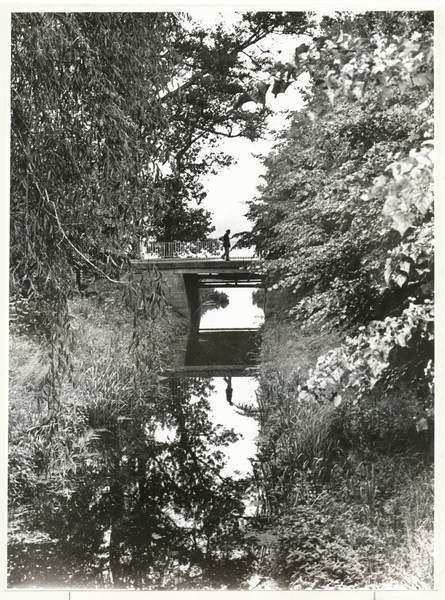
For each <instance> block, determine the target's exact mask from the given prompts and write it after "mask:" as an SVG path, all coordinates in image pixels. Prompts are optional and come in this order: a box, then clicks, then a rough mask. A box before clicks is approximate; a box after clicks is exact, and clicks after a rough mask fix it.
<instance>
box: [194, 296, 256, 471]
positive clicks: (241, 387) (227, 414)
mask: <svg viewBox="0 0 445 600" xmlns="http://www.w3.org/2000/svg"><path fill="white" fill-rule="evenodd" d="M252 291H253V290H252V289H251V288H239V289H236V288H229V289H224V292H225V293H227V295H228V296H229V304H228V306H226V307H225V308H219V309H217V310H210V311H208V312H206V313H205V314H204V315H203V316H202V318H201V326H200V328H201V329H225V328H227V329H232V328H234V329H236V328H251V327H253V328H257V327H259V326H260V324H261V323H262V322H263V320H264V313H263V311H262V310H261V309H260V308H258V307H257V306H255V305H254V304H253V303H252ZM229 375H230V373H227V376H229ZM213 385H214V387H215V391H214V392H213V394H212V396H211V398H210V403H211V407H212V418H213V422H214V423H215V424H217V423H218V424H221V425H223V426H224V427H226V428H228V429H230V428H233V429H234V430H235V432H236V433H242V435H243V438H242V439H241V440H239V441H238V442H237V443H235V444H232V445H231V446H229V447H228V448H226V449H225V452H226V454H227V458H228V463H227V470H226V473H227V474H233V473H234V472H235V471H240V472H241V474H243V475H244V474H247V473H250V472H251V465H250V461H249V458H250V457H253V456H254V454H255V438H256V436H257V435H258V427H257V423H256V422H255V420H254V419H253V418H251V417H247V416H245V415H243V414H240V411H239V410H238V409H237V405H240V404H243V405H246V404H248V405H254V406H256V396H255V392H256V388H257V381H256V379H254V378H253V377H232V388H233V396H232V402H233V406H231V405H230V404H229V403H228V402H227V399H226V388H227V383H226V382H225V381H224V378H223V377H215V378H214V379H213Z"/></svg>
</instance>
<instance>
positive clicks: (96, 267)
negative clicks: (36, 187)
mask: <svg viewBox="0 0 445 600" xmlns="http://www.w3.org/2000/svg"><path fill="white" fill-rule="evenodd" d="M45 194H46V197H47V199H48V202H51V204H52V205H53V207H54V213H55V214H54V216H55V217H56V220H57V224H58V226H59V229H60V231H61V233H62V235H63V237H64V238H65V239H66V241H67V242H68V244H69V245H70V246H71V248H72V249H73V250H74V252H76V253H77V254H78V255H79V256H80V257H81V258H82V259H83V260H84V261H85V262H86V263H87V264H88V265H89V266H90V267H92V268H93V269H94V270H95V271H97V272H98V273H100V274H101V275H102V276H103V277H105V279H107V281H110V282H111V283H120V284H121V285H127V284H126V282H124V281H118V280H117V279H112V278H111V277H109V276H108V275H107V274H106V273H105V271H102V269H99V267H98V266H96V265H95V264H93V263H92V262H91V261H90V260H89V259H88V258H87V257H86V256H85V255H84V254H82V252H81V251H80V250H79V249H78V248H76V246H75V245H74V244H73V243H72V241H71V240H70V239H69V238H68V236H67V235H66V233H65V230H64V229H63V227H62V223H61V222H60V219H59V215H58V213H57V208H56V205H55V203H54V202H53V200H50V199H49V197H48V192H47V191H46V190H45Z"/></svg>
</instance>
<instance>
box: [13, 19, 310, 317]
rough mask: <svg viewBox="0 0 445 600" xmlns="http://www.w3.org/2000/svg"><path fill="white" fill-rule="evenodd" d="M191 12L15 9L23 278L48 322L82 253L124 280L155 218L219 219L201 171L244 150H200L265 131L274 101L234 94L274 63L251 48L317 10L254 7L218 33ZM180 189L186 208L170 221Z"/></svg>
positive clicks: (16, 232) (18, 233) (19, 287)
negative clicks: (255, 101) (247, 106)
mask: <svg viewBox="0 0 445 600" xmlns="http://www.w3.org/2000/svg"><path fill="white" fill-rule="evenodd" d="M186 23H187V17H186V16H185V15H182V14H180V13H94V14H89V13H63V14H62V13H14V14H13V17H12V69H11V290H12V293H13V294H14V295H15V296H20V295H23V294H25V295H26V296H27V298H28V301H29V302H31V305H30V309H33V310H34V312H37V313H39V309H38V307H39V306H40V307H41V308H40V314H41V315H43V316H44V315H45V314H46V313H48V315H47V316H48V318H46V322H47V323H51V322H53V321H54V311H55V310H56V312H57V310H59V309H60V310H62V309H61V307H62V306H64V305H65V299H66V297H67V294H69V292H70V290H71V277H70V273H71V269H72V267H73V266H74V267H75V268H77V269H81V268H86V269H92V270H93V271H95V272H96V273H99V274H100V275H101V276H107V277H111V278H114V279H116V278H119V275H120V273H121V272H122V270H123V269H124V268H125V267H126V266H128V258H129V256H131V254H132V252H134V251H135V249H136V244H137V241H138V239H139V237H140V236H141V235H143V234H144V233H146V229H147V224H148V227H152V229H153V230H154V232H155V233H158V232H160V233H161V234H164V235H165V234H167V233H168V234H170V233H177V227H180V226H182V225H183V224H184V223H183V221H184V220H185V221H186V222H187V226H188V225H189V224H190V223H191V221H192V220H193V219H194V218H195V217H198V219H199V224H198V226H197V232H196V233H197V234H200V233H203V232H207V231H208V229H209V225H208V215H207V214H206V212H205V211H201V210H200V209H198V211H196V210H195V211H192V212H190V210H189V209H188V207H187V199H189V198H190V197H192V198H193V197H194V198H193V199H194V200H196V201H197V202H198V203H199V202H200V200H201V199H202V188H200V185H199V183H198V179H199V177H200V176H201V175H202V174H203V173H205V172H207V171H208V170H211V169H214V168H217V165H218V164H220V165H224V164H227V162H228V161H229V160H230V159H229V158H228V157H226V156H224V155H221V154H219V153H212V152H210V153H209V152H208V150H207V151H206V155H207V156H206V158H205V159H204V160H203V159H202V158H198V156H199V155H200V153H202V151H203V149H204V148H208V147H209V146H210V147H212V145H214V144H215V143H216V141H217V140H218V139H219V138H220V137H221V136H226V137H227V136H228V137H236V136H247V137H249V138H252V139H253V138H255V137H256V136H258V135H259V134H260V133H261V130H262V127H263V126H264V121H265V116H266V114H267V110H264V109H263V106H262V104H261V102H260V105H261V108H260V109H258V110H256V111H245V110H243V109H242V106H241V105H240V106H238V107H237V108H235V107H234V104H235V99H236V96H237V94H238V93H242V92H245V90H246V86H248V85H250V83H249V84H247V83H246V80H248V81H249V82H251V81H252V80H253V78H254V77H255V74H256V73H259V72H260V71H261V69H262V67H263V66H264V64H266V62H267V58H264V57H262V56H261V52H260V51H258V50H257V51H256V52H255V51H254V50H253V53H252V54H250V53H249V52H248V49H250V48H251V47H254V46H255V44H258V42H260V41H261V40H263V39H264V38H265V37H266V36H267V35H268V34H269V33H270V32H272V31H287V30H289V29H292V30H294V31H302V30H304V28H305V27H306V26H307V23H308V21H307V17H306V15H305V14H304V13H283V14H281V13H280V14H275V13H249V14H245V15H243V16H242V17H241V19H240V23H238V24H237V25H235V26H234V30H233V31H227V30H226V28H224V26H223V25H221V24H220V25H218V26H217V27H216V28H215V29H214V30H212V31H211V32H208V31H206V30H204V28H203V27H202V26H199V25H196V24H194V25H193V24H192V25H191V26H186ZM163 165H170V170H171V175H167V177H166V178H164V177H162V174H161V167H162V166H163ZM176 193H178V196H177V197H175V198H174V199H173V200H174V204H175V207H176V208H177V210H178V211H179V212H183V213H184V218H183V219H179V223H177V224H176V225H175V227H176V228H175V227H173V231H168V223H167V221H168V219H169V217H171V210H170V209H169V204H170V202H171V201H172V198H171V196H170V194H176ZM32 300H34V304H32ZM45 302H46V303H49V306H46V305H45V307H43V304H44V303H45ZM57 306H58V307H59V309H56V307H57ZM51 307H52V308H51ZM63 311H64V309H63V310H62V312H63ZM65 312H66V311H65Z"/></svg>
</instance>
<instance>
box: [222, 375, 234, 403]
mask: <svg viewBox="0 0 445 600" xmlns="http://www.w3.org/2000/svg"><path fill="white" fill-rule="evenodd" d="M224 381H225V382H226V383H227V387H226V399H227V402H228V403H229V404H230V405H233V402H232V395H233V387H232V378H231V377H224Z"/></svg>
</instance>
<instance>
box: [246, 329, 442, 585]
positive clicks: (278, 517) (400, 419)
mask: <svg viewBox="0 0 445 600" xmlns="http://www.w3.org/2000/svg"><path fill="white" fill-rule="evenodd" d="M287 335H288V336H289V337H290V333H289V332H288V334H287ZM285 336H286V333H285V331H284V330H281V332H280V336H274V335H271V336H269V338H268V340H267V344H268V345H266V352H267V356H268V358H269V360H268V361H266V363H265V364H264V365H262V368H261V369H260V373H259V379H260V386H259V390H258V406H259V410H258V414H259V420H260V435H259V437H258V452H257V457H256V462H255V465H254V466H255V475H256V478H257V485H258V486H259V488H260V494H259V497H260V499H261V506H260V514H261V515H263V516H264V517H267V527H268V529H267V534H268V535H269V538H270V540H272V541H271V542H270V544H269V546H268V551H267V552H264V549H263V560H262V568H263V569H264V575H265V576H272V577H274V579H275V580H276V581H278V582H279V584H280V585H281V587H282V588H283V589H343V588H344V589H352V588H366V589H371V588H374V589H384V588H391V589H431V588H432V586H433V532H434V523H433V521H434V518H433V517H434V512H433V511H434V485H433V482H434V478H433V470H432V466H431V465H432V459H433V456H432V453H431V445H430V440H431V436H430V432H428V433H427V434H425V432H421V433H419V432H417V431H416V429H415V419H414V415H415V407H416V403H417V402H418V399H417V398H416V397H415V396H414V395H413V394H412V393H411V392H410V390H406V389H402V388H400V389H395V390H394V391H393V392H392V393H391V394H390V395H386V396H385V397H376V398H374V397H373V398H370V399H369V400H367V401H364V402H363V403H361V404H358V405H357V404H355V403H353V402H351V403H350V404H348V403H347V402H346V403H345V404H344V405H340V407H339V408H335V407H334V406H333V405H332V404H330V403H326V404H317V403H304V402H300V401H298V400H297V398H298V386H299V385H300V384H301V383H303V381H304V379H303V376H302V374H301V373H300V372H299V370H298V368H297V367H296V364H297V363H298V361H295V363H294V364H289V363H287V364H286V363H283V361H281V360H280V353H279V350H277V353H276V356H277V360H276V361H275V360H274V359H273V356H274V344H275V343H278V344H280V345H281V344H283V342H284V341H285ZM285 345H286V346H287V347H290V346H292V345H294V344H293V342H292V341H291V340H290V341H289V340H288V343H287V344H286V343H285ZM315 345H316V344H315ZM422 434H425V435H422Z"/></svg>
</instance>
